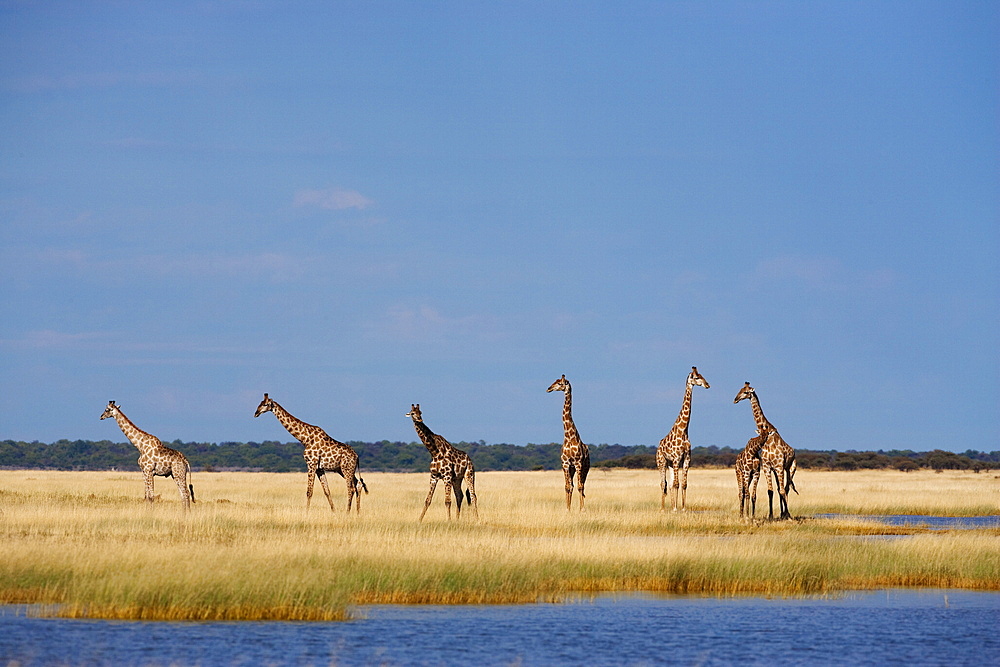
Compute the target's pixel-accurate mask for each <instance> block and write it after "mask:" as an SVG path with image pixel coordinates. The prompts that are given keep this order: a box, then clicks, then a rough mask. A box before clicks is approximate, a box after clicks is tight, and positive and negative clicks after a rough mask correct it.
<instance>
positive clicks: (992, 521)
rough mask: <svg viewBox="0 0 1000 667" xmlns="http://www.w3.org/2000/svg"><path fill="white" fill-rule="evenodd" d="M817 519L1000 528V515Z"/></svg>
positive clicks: (935, 527) (937, 527)
mask: <svg viewBox="0 0 1000 667" xmlns="http://www.w3.org/2000/svg"><path fill="white" fill-rule="evenodd" d="M815 517H816V518H817V519H861V520H867V521H878V522H879V523H884V524H887V525H890V526H910V527H915V528H916V527H924V528H930V529H931V530H955V529H967V530H971V529H974V528H1000V515H993V516H927V515H924V514H816V515H815Z"/></svg>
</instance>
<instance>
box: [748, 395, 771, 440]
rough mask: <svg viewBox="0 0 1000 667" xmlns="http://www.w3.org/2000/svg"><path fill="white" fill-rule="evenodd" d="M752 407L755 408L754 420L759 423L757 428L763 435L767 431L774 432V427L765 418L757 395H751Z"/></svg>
mask: <svg viewBox="0 0 1000 667" xmlns="http://www.w3.org/2000/svg"><path fill="white" fill-rule="evenodd" d="M750 405H751V406H752V407H753V420H754V421H755V422H757V428H758V429H759V430H760V431H761V433H763V432H764V431H765V430H773V429H774V427H773V426H771V422H769V421H767V418H766V417H765V416H764V411H763V410H762V409H761V407H760V401H759V400H757V394H756V393H752V394H750Z"/></svg>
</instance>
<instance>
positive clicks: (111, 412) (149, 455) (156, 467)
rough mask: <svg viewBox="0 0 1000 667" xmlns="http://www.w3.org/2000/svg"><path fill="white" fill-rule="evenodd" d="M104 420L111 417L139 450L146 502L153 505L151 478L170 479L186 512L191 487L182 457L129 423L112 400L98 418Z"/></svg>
mask: <svg viewBox="0 0 1000 667" xmlns="http://www.w3.org/2000/svg"><path fill="white" fill-rule="evenodd" d="M108 417H113V418H114V420H115V421H116V422H118V426H119V428H121V430H122V433H124V434H125V437H126V438H128V439H129V442H131V443H132V444H133V445H135V448H136V449H138V450H139V469H140V470H141V471H142V478H143V481H145V483H146V500H147V501H148V502H153V477H156V476H159V477H173V478H174V481H175V482H176V483H177V490H178V491H179V492H180V494H181V502H183V503H184V509H185V510H186V509H188V508H189V507H190V506H191V503H193V502H194V485H193V484H191V483H190V476H191V464H190V463H188V460H187V459H186V458H184V455H183V454H181V453H180V452H179V451H177V450H176V449H170V448H169V447H166V446H164V444H163V443H162V442H160V439H159V438H157V437H156V436H155V435H150V434H149V433H146V432H145V431H143V430H142V429H140V428H139V427H138V426H136V425H135V424H133V423H132V421H131V420H130V419H129V418H128V417H126V416H125V413H124V412H122V409H121V407H120V406H118V405H116V404H115V402H114V401H108V407H106V408H104V412H103V413H102V414H101V419H107V418H108Z"/></svg>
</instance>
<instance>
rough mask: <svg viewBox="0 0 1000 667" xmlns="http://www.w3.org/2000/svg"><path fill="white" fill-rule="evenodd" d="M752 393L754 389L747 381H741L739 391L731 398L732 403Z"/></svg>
mask: <svg viewBox="0 0 1000 667" xmlns="http://www.w3.org/2000/svg"><path fill="white" fill-rule="evenodd" d="M753 395H754V389H753V387H751V386H750V383H749V382H744V383H743V388H742V389H740V393H738V394H736V398H734V399H733V403H739V402H740V401H742V400H744V399H747V398H751V397H752V396H753Z"/></svg>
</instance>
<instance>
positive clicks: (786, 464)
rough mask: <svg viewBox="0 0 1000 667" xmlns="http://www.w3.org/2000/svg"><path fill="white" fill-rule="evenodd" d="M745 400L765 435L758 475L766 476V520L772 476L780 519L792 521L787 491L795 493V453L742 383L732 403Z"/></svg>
mask: <svg viewBox="0 0 1000 667" xmlns="http://www.w3.org/2000/svg"><path fill="white" fill-rule="evenodd" d="M744 399H750V405H751V407H752V409H753V418H754V421H755V422H756V423H757V431H758V433H760V434H761V435H765V434H766V437H765V440H764V444H763V445H762V446H761V448H760V472H761V474H762V475H766V476H767V504H768V516H767V518H768V519H774V487H772V485H771V484H772V477H773V481H774V483H775V484H776V485H777V487H778V499H779V500H778V502H779V505H780V510H781V516H780V517H779V519H791V518H792V515H791V514H790V513H789V511H788V490H789V489H791V490H792V491H795V493H796V494H797V493H798V492H799V491H798V489H796V488H795V482H793V481H792V478H793V477H794V476H795V469H796V465H795V450H794V449H792V447H791V446H790V445H789V444H788V443H787V442H785V440H784V439H783V438H782V437H781V434H779V433H778V429H776V428H774V424H772V423H771V422H769V421H767V418H766V417H765V416H764V411H763V410H762V409H761V407H760V400H759V399H758V398H757V391H756V390H755V389H754V388H753V387H751V386H750V383H749V382H744V383H743V388H742V389H740V391H739V393H738V394H736V398H734V399H733V403H734V404H735V403H739V402H740V401H742V400H744Z"/></svg>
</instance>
